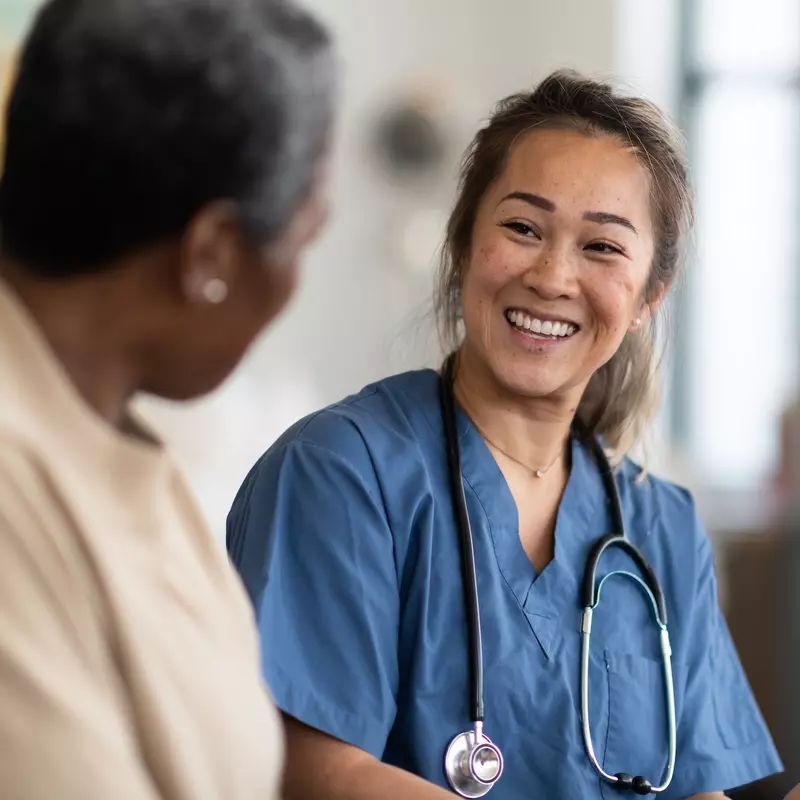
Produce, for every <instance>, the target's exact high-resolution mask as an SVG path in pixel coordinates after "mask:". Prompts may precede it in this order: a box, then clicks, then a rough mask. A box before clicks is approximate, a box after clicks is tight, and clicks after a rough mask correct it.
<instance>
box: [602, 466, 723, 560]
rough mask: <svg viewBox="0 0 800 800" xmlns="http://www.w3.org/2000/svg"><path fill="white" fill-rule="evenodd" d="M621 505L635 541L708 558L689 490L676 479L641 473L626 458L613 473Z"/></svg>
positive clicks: (707, 545)
mask: <svg viewBox="0 0 800 800" xmlns="http://www.w3.org/2000/svg"><path fill="white" fill-rule="evenodd" d="M617 485H618V486H619V489H620V497H621V499H622V503H623V508H624V509H625V512H626V517H627V519H628V520H629V526H630V535H631V537H632V538H633V540H634V541H635V543H637V544H639V545H640V546H646V547H648V548H650V549H654V550H657V551H659V552H662V553H663V552H666V551H669V552H671V553H673V554H674V556H675V557H680V558H682V559H684V560H685V562H686V563H687V566H688V564H689V562H691V561H694V560H697V559H699V560H700V561H704V560H706V559H708V558H710V547H711V546H710V542H709V539H708V535H707V532H706V529H705V526H704V525H703V522H702V520H701V519H700V515H699V513H698V509H697V503H696V501H695V498H694V496H693V494H692V493H691V491H690V490H689V489H687V488H686V487H684V486H681V485H680V484H678V483H675V482H673V481H670V480H665V479H664V478H660V477H658V476H656V475H653V474H652V473H650V472H647V473H645V472H644V471H643V470H642V467H641V466H640V465H639V464H637V463H636V462H635V461H633V460H631V459H628V458H626V459H625V461H623V463H622V464H621V465H620V468H619V471H618V474H617Z"/></svg>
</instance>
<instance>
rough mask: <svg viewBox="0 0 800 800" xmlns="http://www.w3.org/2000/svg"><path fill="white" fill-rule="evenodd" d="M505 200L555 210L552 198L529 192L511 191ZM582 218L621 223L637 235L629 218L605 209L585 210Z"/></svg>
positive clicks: (549, 210)
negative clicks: (519, 201)
mask: <svg viewBox="0 0 800 800" xmlns="http://www.w3.org/2000/svg"><path fill="white" fill-rule="evenodd" d="M506 200H521V201H522V202H523V203H527V204H528V205H531V206H535V207H536V208H541V209H542V210H543V211H547V212H549V213H551V214H552V213H553V212H554V211H555V210H556V204H555V203H554V202H553V201H552V200H548V199H547V198H546V197H541V196H540V195H538V194H532V193H531V192H511V193H510V194H507V195H506V196H505V197H504V198H503V199H502V200H501V201H500V202H501V203H504V202H505V201H506ZM498 205H499V204H498ZM583 218H584V219H585V220H588V221H589V222H596V223H597V224H598V225H621V226H622V227H623V228H627V229H628V230H630V231H633V232H634V233H635V234H636V235H637V236H638V235H639V231H637V230H636V226H635V225H634V224H633V223H632V222H631V221H630V220H629V219H627V218H626V217H620V216H619V215H618V214H610V213H609V212H607V211H587V212H586V213H585V214H584V215H583Z"/></svg>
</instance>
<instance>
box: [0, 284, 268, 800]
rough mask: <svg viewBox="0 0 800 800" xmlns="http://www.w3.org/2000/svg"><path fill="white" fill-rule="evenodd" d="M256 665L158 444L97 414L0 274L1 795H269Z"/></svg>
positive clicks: (193, 513) (222, 567)
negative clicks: (129, 433)
mask: <svg viewBox="0 0 800 800" xmlns="http://www.w3.org/2000/svg"><path fill="white" fill-rule="evenodd" d="M258 661H259V658H258V645H257V639H256V633H255V628H254V625H253V621H252V613H251V609H250V606H249V602H248V600H247V597H246V594H245V592H244V590H243V588H242V587H241V586H240V583H239V580H238V578H237V577H236V575H235V574H234V573H233V571H232V569H231V568H230V567H229V565H228V563H227V560H226V558H225V556H224V554H223V553H222V552H221V551H220V549H219V548H218V546H217V545H216V544H215V543H214V542H213V540H212V537H211V536H210V534H209V533H208V532H207V529H206V526H205V524H204V522H203V520H202V519H201V517H200V515H199V514H198V512H197V510H196V507H195V504H194V502H193V500H192V498H191V496H190V493H189V491H188V490H187V487H186V485H185V482H184V480H183V479H182V477H181V475H180V474H179V473H178V471H177V469H176V468H175V466H174V465H173V463H172V461H171V460H170V458H169V457H168V456H167V455H166V453H165V451H164V449H163V448H162V447H161V446H160V445H158V444H157V443H155V441H153V442H148V441H147V440H145V439H143V438H138V437H134V436H130V437H128V436H125V435H123V434H121V433H119V432H118V431H117V430H116V429H115V428H113V427H112V426H110V425H108V424H106V423H105V421H103V420H102V419H101V418H100V417H99V416H98V415H96V414H94V413H93V412H92V411H91V410H90V408H89V407H88V406H87V405H86V404H85V403H84V402H83V401H82V399H81V398H80V397H79V395H78V393H77V391H76V390H75V389H74V387H73V385H72V383H71V382H70V381H69V379H68V378H67V376H66V374H65V373H64V372H63V370H62V368H61V366H60V364H59V363H58V361H57V360H56V358H55V357H54V355H53V353H52V352H51V351H50V349H49V347H48V346H47V344H46V342H45V340H44V337H43V336H42V335H41V333H40V331H39V329H38V327H37V326H36V324H35V322H34V321H33V319H32V318H31V317H30V316H29V315H28V314H27V311H26V310H25V309H23V307H22V306H21V304H20V303H18V301H17V300H16V298H15V296H14V295H13V293H12V292H11V291H10V290H9V289H8V287H7V286H5V285H4V284H3V283H2V282H0V795H2V797H3V798H4V800H44V798H58V799H59V800H94V798H97V800H156V798H159V799H160V800H270V799H271V798H274V797H275V796H276V792H277V789H276V787H277V784H278V780H279V772H280V767H281V764H282V760H283V739H282V733H281V730H280V726H279V720H278V716H277V712H276V711H275V708H274V706H273V705H272V703H271V702H270V700H269V698H268V696H267V693H266V691H265V690H264V688H263V686H262V684H261V679H260V674H259V668H258Z"/></svg>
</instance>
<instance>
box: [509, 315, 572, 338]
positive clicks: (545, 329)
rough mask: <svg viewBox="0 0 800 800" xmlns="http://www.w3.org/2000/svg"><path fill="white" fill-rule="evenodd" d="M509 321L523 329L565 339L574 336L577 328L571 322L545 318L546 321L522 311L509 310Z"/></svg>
mask: <svg viewBox="0 0 800 800" xmlns="http://www.w3.org/2000/svg"><path fill="white" fill-rule="evenodd" d="M506 318H507V319H508V321H509V322H510V323H511V324H512V325H514V326H516V327H517V328H520V329H521V330H525V331H531V332H532V333H539V334H542V335H543V336H553V337H557V338H560V339H565V338H566V337H568V336H572V334H573V333H575V331H576V330H577V326H575V325H571V324H570V323H569V322H552V321H550V320H545V321H544V322H543V321H542V320H540V319H536V318H535V317H531V316H528V314H525V313H524V312H522V311H509V312H508V313H507V314H506Z"/></svg>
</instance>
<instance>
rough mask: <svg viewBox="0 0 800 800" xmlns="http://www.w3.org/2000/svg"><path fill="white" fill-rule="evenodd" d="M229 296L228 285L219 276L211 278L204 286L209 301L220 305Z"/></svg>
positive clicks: (204, 294)
mask: <svg viewBox="0 0 800 800" xmlns="http://www.w3.org/2000/svg"><path fill="white" fill-rule="evenodd" d="M227 296H228V285H227V284H226V283H225V281H223V280H220V279H219V278H211V280H209V281H207V282H206V283H205V284H204V286H203V297H205V299H206V300H208V302H209V303H213V304H214V305H219V304H220V303H222V302H223V301H224V300H225V298H226V297H227Z"/></svg>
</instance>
